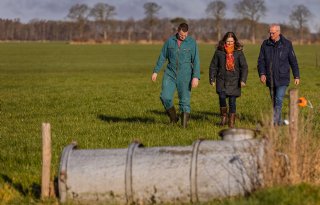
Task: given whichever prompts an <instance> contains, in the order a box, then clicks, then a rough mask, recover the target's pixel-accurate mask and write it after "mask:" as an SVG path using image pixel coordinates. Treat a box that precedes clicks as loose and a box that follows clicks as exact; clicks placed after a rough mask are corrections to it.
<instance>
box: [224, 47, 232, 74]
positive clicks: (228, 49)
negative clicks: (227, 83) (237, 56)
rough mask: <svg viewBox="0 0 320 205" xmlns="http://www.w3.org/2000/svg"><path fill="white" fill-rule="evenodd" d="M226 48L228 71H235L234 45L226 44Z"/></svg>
mask: <svg viewBox="0 0 320 205" xmlns="http://www.w3.org/2000/svg"><path fill="white" fill-rule="evenodd" d="M224 50H225V51H226V69H227V71H234V56H233V51H234V46H233V45H232V46H228V45H224Z"/></svg>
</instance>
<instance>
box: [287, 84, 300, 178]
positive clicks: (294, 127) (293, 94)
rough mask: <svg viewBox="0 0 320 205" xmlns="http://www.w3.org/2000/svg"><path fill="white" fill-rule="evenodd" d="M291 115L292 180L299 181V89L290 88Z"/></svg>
mask: <svg viewBox="0 0 320 205" xmlns="http://www.w3.org/2000/svg"><path fill="white" fill-rule="evenodd" d="M289 93H290V115H289V121H290V122H289V134H290V136H291V140H290V150H291V153H290V156H291V157H290V158H291V181H292V182H293V183H296V182H298V180H299V175H298V164H297V163H298V153H297V151H298V150H297V140H298V122H299V109H298V89H290V91H289Z"/></svg>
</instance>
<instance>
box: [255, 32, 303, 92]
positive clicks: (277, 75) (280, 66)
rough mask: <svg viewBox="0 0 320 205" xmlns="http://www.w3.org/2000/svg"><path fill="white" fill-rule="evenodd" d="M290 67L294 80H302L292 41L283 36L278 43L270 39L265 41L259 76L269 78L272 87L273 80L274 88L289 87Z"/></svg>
mask: <svg viewBox="0 0 320 205" xmlns="http://www.w3.org/2000/svg"><path fill="white" fill-rule="evenodd" d="M290 67H291V69H292V73H293V76H294V78H300V74H299V67H298V62H297V58H296V55H295V53H294V51H293V47H292V43H291V41H289V40H287V39H286V38H285V37H284V36H283V35H281V34H280V39H279V41H277V42H274V41H272V40H271V39H270V38H269V39H267V40H264V41H263V43H262V45H261V48H260V54H259V58H258V72H259V76H261V75H266V76H267V86H268V87H270V86H271V80H273V86H274V87H278V86H288V85H289V83H290ZM271 71H272V72H271ZM272 76H273V77H272Z"/></svg>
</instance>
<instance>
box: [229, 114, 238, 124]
mask: <svg viewBox="0 0 320 205" xmlns="http://www.w3.org/2000/svg"><path fill="white" fill-rule="evenodd" d="M235 121H236V113H229V123H228V125H229V128H234V124H235Z"/></svg>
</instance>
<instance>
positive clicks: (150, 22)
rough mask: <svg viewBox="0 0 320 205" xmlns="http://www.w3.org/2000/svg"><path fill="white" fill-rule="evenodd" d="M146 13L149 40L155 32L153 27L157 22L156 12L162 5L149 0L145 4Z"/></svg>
mask: <svg viewBox="0 0 320 205" xmlns="http://www.w3.org/2000/svg"><path fill="white" fill-rule="evenodd" d="M143 8H144V10H145V11H144V13H145V14H146V18H145V20H146V22H147V26H148V28H149V41H152V33H153V27H154V25H155V24H156V22H157V17H156V14H157V13H158V12H159V10H160V9H161V6H159V5H158V4H157V3H155V2H147V3H145V4H144V5H143Z"/></svg>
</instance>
